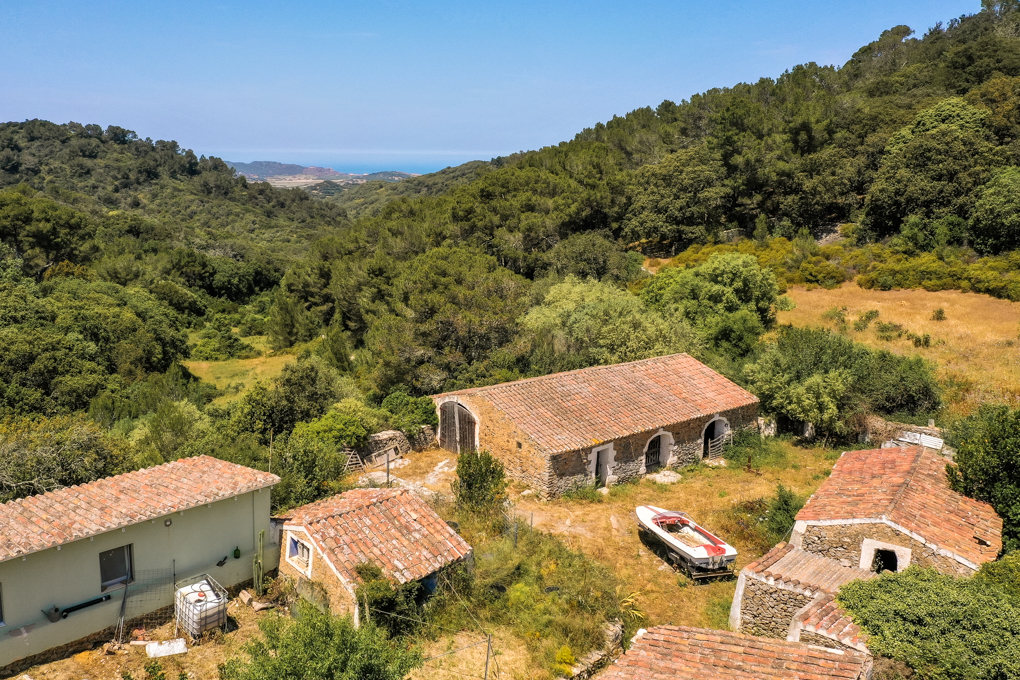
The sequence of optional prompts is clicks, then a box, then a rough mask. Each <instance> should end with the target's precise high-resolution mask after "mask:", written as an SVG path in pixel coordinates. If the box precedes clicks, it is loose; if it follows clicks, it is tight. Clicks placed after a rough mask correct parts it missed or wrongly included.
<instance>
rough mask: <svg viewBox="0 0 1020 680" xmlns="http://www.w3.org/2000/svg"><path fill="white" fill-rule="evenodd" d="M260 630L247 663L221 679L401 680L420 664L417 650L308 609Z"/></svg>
mask: <svg viewBox="0 0 1020 680" xmlns="http://www.w3.org/2000/svg"><path fill="white" fill-rule="evenodd" d="M259 629H260V630H261V631H262V637H261V638H260V639H256V640H253V641H251V642H249V643H248V644H246V645H245V647H244V653H245V656H246V657H247V658H245V659H240V658H235V659H231V660H229V661H227V662H226V663H225V664H223V665H222V666H220V669H219V670H220V677H221V678H223V680H403V679H404V678H405V677H407V674H408V673H410V672H411V671H412V670H414V669H415V668H418V667H420V666H421V663H422V657H421V653H420V652H419V651H418V650H417V649H413V648H411V649H409V648H408V647H407V645H406V644H401V643H399V642H397V641H390V640H388V639H387V637H386V634H385V633H384V632H383V631H382V630H380V629H379V628H376V627H374V626H372V625H363V626H360V627H355V626H354V624H353V622H352V621H351V619H350V618H346V617H334V616H330V615H329V614H321V613H319V612H318V611H317V610H316V609H315V608H314V607H310V606H306V607H302V609H301V616H300V617H299V618H298V619H297V620H296V621H293V622H288V621H287V620H286V619H284V618H283V617H280V616H269V617H266V618H264V619H262V620H261V621H259Z"/></svg>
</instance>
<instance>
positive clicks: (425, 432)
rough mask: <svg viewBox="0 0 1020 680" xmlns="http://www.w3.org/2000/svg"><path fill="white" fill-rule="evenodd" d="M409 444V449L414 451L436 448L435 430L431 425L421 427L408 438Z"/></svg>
mask: <svg viewBox="0 0 1020 680" xmlns="http://www.w3.org/2000/svg"><path fill="white" fill-rule="evenodd" d="M408 440H409V441H410V442H411V449H412V450H414V451H425V450H427V449H431V448H433V447H434V446H436V444H437V442H436V430H435V428H433V427H432V426H431V425H422V426H421V428H420V429H419V430H418V431H417V432H415V433H414V434H413V435H411V436H410V437H408Z"/></svg>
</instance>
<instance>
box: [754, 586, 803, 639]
mask: <svg viewBox="0 0 1020 680" xmlns="http://www.w3.org/2000/svg"><path fill="white" fill-rule="evenodd" d="M810 602H811V598H810V597H808V596H807V595H804V594H802V593H798V592H795V591H793V590H787V589H785V588H779V587H776V586H774V585H769V584H768V583H765V582H763V581H759V580H758V579H756V578H753V577H748V578H747V581H746V582H745V584H744V595H743V598H742V599H741V601H740V632H742V633H751V634H752V635H760V636H762V637H770V638H776V639H779V640H785V639H786V636H787V635H788V634H789V632H790V624H791V623H792V622H793V617H794V616H796V614H797V612H798V611H800V610H801V609H802V608H803V607H805V606H807V605H808V604H809V603H810Z"/></svg>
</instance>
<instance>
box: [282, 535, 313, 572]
mask: <svg viewBox="0 0 1020 680" xmlns="http://www.w3.org/2000/svg"><path fill="white" fill-rule="evenodd" d="M287 559H288V560H289V561H290V562H292V563H293V564H294V565H295V566H297V567H299V568H300V569H301V570H302V571H308V565H309V564H311V561H312V549H311V548H310V547H309V546H308V544H307V543H305V542H304V541H301V540H299V539H297V538H295V537H293V536H291V537H290V540H289V541H288V543H287Z"/></svg>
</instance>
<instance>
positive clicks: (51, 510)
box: [0, 456, 280, 562]
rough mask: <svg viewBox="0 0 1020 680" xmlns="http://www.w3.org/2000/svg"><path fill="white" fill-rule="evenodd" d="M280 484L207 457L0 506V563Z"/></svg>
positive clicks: (260, 473) (183, 459) (198, 457)
mask: <svg viewBox="0 0 1020 680" xmlns="http://www.w3.org/2000/svg"><path fill="white" fill-rule="evenodd" d="M279 481H280V478H279V477H277V476H276V475H271V474H269V473H266V472H259V471H258V470H252V469H251V468H246V467H243V466H241V465H235V464H234V463H228V462H227V461H225V460H219V459H217V458H210V457H209V456H195V457H194V458H182V459H181V460H178V461H174V462H172V463H166V464H164V465H157V466H156V467H151V468H147V469H145V470H138V471H137V472H129V473H127V474H123V475H117V476H115V477H107V478H106V479H100V480H98V481H95V482H90V483H88V484H82V485H80V486H72V487H67V488H64V489H58V490H56V491H50V492H48V493H44V494H39V495H37V496H29V497H27V498H21V499H19V500H16V501H8V502H7V503H4V504H3V505H0V527H3V530H2V531H0V562H2V561H4V560H9V559H11V558H13V557H19V556H22V555H28V554H30V553H34V552H38V551H40V550H45V549H47V548H53V547H55V546H58V545H63V544H64V543H70V542H71V541H77V540H80V539H82V538H88V537H89V536H96V535H97V534H102V533H105V532H107V531H113V530H114V529H120V528H121V527H126V526H130V525H132V524H138V523H139V522H144V521H146V520H150V519H156V518H158V517H163V516H164V515H169V514H171V513H173V512H179V511H181V510H187V509H189V508H195V507H198V506H200V505H206V504H208V503H215V502H216V501H221V500H224V499H227V498H230V497H232V496H238V495H240V494H243V493H248V492H249V491H255V490H256V489H263V488H266V487H268V486H272V485H274V484H276V483H277V482H279Z"/></svg>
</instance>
